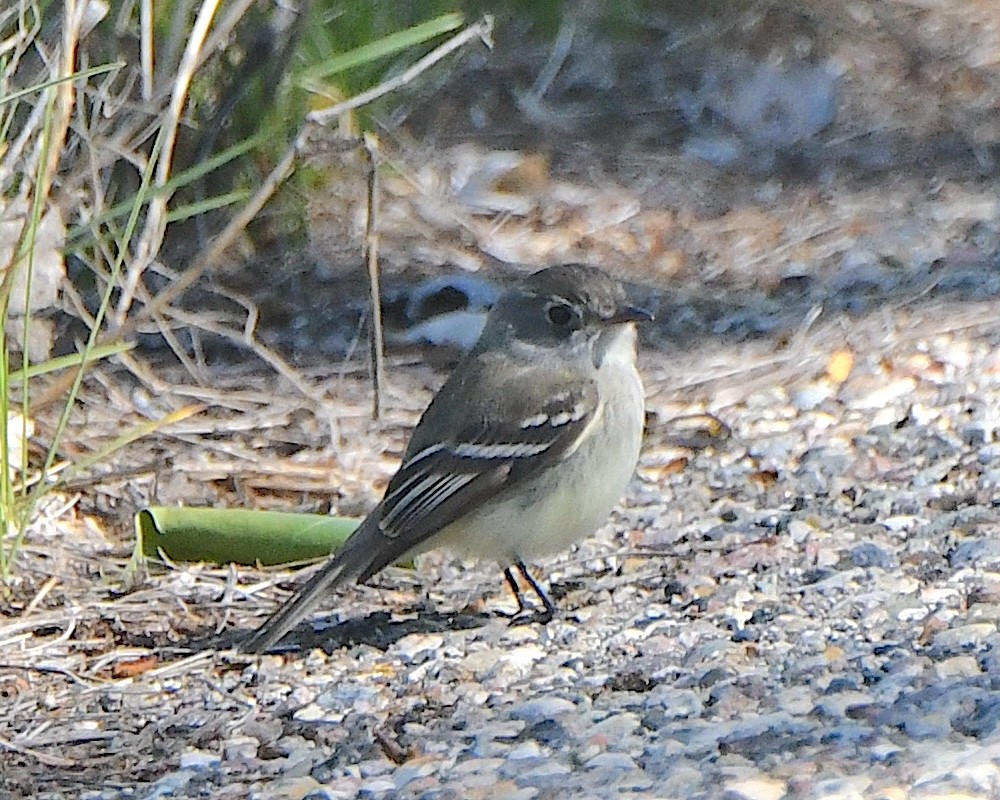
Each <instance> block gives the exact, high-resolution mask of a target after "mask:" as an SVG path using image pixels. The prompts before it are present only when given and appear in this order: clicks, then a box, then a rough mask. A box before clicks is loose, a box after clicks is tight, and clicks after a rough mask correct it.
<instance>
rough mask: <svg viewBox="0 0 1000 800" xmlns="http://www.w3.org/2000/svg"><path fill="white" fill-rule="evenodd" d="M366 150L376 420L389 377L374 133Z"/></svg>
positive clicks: (367, 137) (367, 250)
mask: <svg viewBox="0 0 1000 800" xmlns="http://www.w3.org/2000/svg"><path fill="white" fill-rule="evenodd" d="M364 150H365V155H366V156H367V158H368V220H367V222H366V223H365V264H366V265H367V267H368V286H369V291H370V292H371V312H372V324H371V327H370V328H369V338H368V341H369V343H370V345H371V359H372V419H373V420H376V421H377V420H378V419H379V417H380V416H381V413H382V379H383V378H384V376H385V342H384V339H383V334H382V289H381V281H380V279H379V268H378V200H379V183H378V168H379V146H378V139H377V138H376V137H375V136H374V135H373V134H370V133H366V134H365V135H364Z"/></svg>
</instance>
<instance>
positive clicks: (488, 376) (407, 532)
mask: <svg viewBox="0 0 1000 800" xmlns="http://www.w3.org/2000/svg"><path fill="white" fill-rule="evenodd" d="M650 318H651V317H650V315H649V314H648V313H646V312H644V311H641V310H639V309H636V308H633V307H631V306H629V305H627V303H626V298H625V291H624V289H623V288H622V286H621V285H620V284H619V283H618V282H617V281H615V280H614V279H612V278H611V277H609V276H608V275H606V274H605V273H604V272H602V271H600V270H599V269H596V268H594V267H588V266H582V265H566V266H557V267H550V268H549V269H543V270H541V271H539V272H536V273H534V274H533V275H531V276H529V277H528V278H527V279H526V280H525V281H524V282H523V283H521V284H520V285H518V286H516V287H515V288H513V289H511V290H510V291H508V292H506V293H505V294H503V295H502V296H501V297H500V299H499V300H498V301H497V304H496V305H495V306H494V307H493V309H492V310H491V311H490V313H489V315H488V316H487V319H486V324H485V326H484V328H483V332H482V334H481V336H480V337H479V340H478V341H477V342H476V344H475V346H474V347H473V349H472V350H471V351H470V352H469V353H468V354H467V355H466V356H465V357H464V358H463V359H462V361H461V362H460V363H459V364H458V366H457V367H455V371H454V372H453V373H452V374H451V376H450V377H449V378H448V380H447V381H446V382H445V384H444V386H442V387H441V390H440V391H439V392H438V393H437V395H436V396H435V397H434V399H433V401H431V404H430V405H429V406H428V407H427V410H426V411H425V412H424V415H423V417H421V419H420V422H419V423H417V427H416V428H415V429H414V431H413V436H412V438H411V439H410V444H409V446H408V447H407V448H406V453H405V455H404V456H403V463H402V466H401V467H400V468H399V471H398V472H397V473H396V474H395V475H394V476H393V478H392V480H391V481H390V482H389V486H388V487H387V489H386V493H385V497H383V499H382V501H381V502H380V503H379V504H378V505H377V506H376V507H375V508H374V510H373V511H372V512H371V513H370V514H369V515H368V516H367V517H366V518H365V520H364V521H363V522H362V523H361V525H360V526H359V527H358V529H357V530H356V531H355V532H354V533H353V534H351V536H350V538H349V539H348V540H347V541H346V542H345V543H344V545H343V546H342V547H341V548H340V550H338V551H337V553H336V554H334V555H333V556H332V557H331V558H330V560H329V561H328V562H327V563H326V564H325V565H324V566H323V567H322V568H321V569H320V570H319V571H318V572H317V573H316V574H315V575H313V576H312V578H310V579H309V580H308V581H307V582H306V584H305V585H304V586H303V587H302V588H301V589H300V590H299V591H298V593H297V594H296V595H295V596H294V597H292V598H291V599H290V600H288V601H287V602H286V603H285V604H284V605H283V606H282V607H281V608H280V609H278V611H277V612H276V613H275V614H274V616H272V617H271V618H270V619H269V620H267V622H265V623H264V624H263V625H262V626H261V627H260V628H259V629H258V630H257V631H256V632H255V633H254V634H253V635H252V636H250V638H249V639H248V640H247V641H246V642H244V644H243V646H242V649H243V650H244V651H245V652H250V653H259V652H263V651H265V650H268V649H269V648H271V647H272V646H274V645H275V644H276V643H277V642H278V641H279V640H280V639H281V638H282V637H283V636H284V635H285V634H286V633H288V631H290V630H291V629H292V628H294V627H295V626H296V625H297V624H298V623H299V621H300V620H301V619H302V618H303V617H304V616H305V615H306V614H307V613H308V612H309V610H310V609H311V608H312V607H313V606H314V605H315V604H316V603H317V601H318V600H319V599H320V597H321V596H322V595H323V594H324V593H326V592H327V591H328V590H330V589H332V588H334V587H336V586H338V585H340V584H342V583H345V582H347V581H357V582H358V583H362V582H364V581H366V580H368V579H369V578H371V577H372V576H373V575H374V574H375V573H377V572H378V571H379V570H381V569H382V568H383V567H385V566H387V565H389V564H392V563H393V562H395V561H399V560H401V559H403V558H405V557H407V556H412V555H414V554H417V553H421V552H423V551H426V550H430V549H433V548H437V547H445V548H449V549H451V550H453V551H455V552H457V553H459V554H461V555H463V556H470V557H475V558H486V559H493V560H495V561H497V562H499V563H500V565H501V566H503V567H504V576H505V577H506V579H507V582H508V583H509V584H510V587H511V589H512V590H513V591H514V594H515V596H516V597H517V600H518V604H519V606H520V610H521V611H523V610H524V608H525V606H524V602H523V598H522V597H521V593H520V590H519V587H518V584H517V581H516V580H515V579H514V575H513V573H512V572H511V567H517V569H518V570H519V572H520V573H521V575H522V576H523V577H524V578H525V580H527V582H528V583H529V584H530V586H531V588H532V589H533V590H534V592H535V593H536V594H537V595H538V597H539V599H540V600H541V601H542V603H543V604H544V606H545V614H546V616H547V618H551V615H552V614H553V613H554V612H555V606H554V605H553V603H552V601H551V600H550V599H549V598H548V597H547V596H546V594H545V592H544V591H542V589H541V587H540V586H539V585H538V583H537V582H536V581H535V580H534V578H532V576H531V574H530V573H529V572H528V570H527V568H526V567H525V565H524V561H525V560H530V559H532V558H535V557H538V556H542V555H545V554H548V553H553V552H557V551H559V550H563V549H565V548H567V547H569V546H570V545H571V544H573V543H574V542H576V541H578V540H580V539H582V538H584V537H586V536H589V535H590V534H592V533H593V532H594V531H595V530H596V529H597V528H598V527H600V525H601V524H602V523H603V522H604V521H605V520H606V519H607V516H608V514H609V513H610V511H611V509H612V508H613V507H614V505H615V504H616V503H617V502H618V500H619V499H620V498H621V496H622V493H623V492H624V490H625V487H626V485H627V484H628V481H629V479H630V478H631V477H632V473H633V472H634V470H635V465H636V462H637V461H638V458H639V446H640V443H641V441H642V429H643V421H644V414H645V411H644V397H643V388H642V382H641V380H640V378H639V373H638V371H637V369H636V329H635V324H634V323H635V322H637V321H641V320H647V319H650Z"/></svg>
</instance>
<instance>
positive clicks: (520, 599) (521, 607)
mask: <svg viewBox="0 0 1000 800" xmlns="http://www.w3.org/2000/svg"><path fill="white" fill-rule="evenodd" d="M503 576H504V578H506V580H507V585H508V586H509V587H510V590H511V592H513V594H514V599H515V600H517V611H515V612H514V613H513V614H511V618H513V619H516V618H517V617H519V616H521V614H523V613H524V612H525V611H526V610H527V609H528V607H527V606H526V605H525V604H524V595H523V594H521V587H520V586H518V584H517V579H516V578H515V577H514V573H513V572H511V571H510V567H507V569H505V570H504V571H503Z"/></svg>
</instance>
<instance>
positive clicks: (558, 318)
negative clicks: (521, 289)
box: [547, 303, 577, 328]
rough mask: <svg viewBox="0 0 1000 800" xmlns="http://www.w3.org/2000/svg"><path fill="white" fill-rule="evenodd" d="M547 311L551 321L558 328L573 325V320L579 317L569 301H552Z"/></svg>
mask: <svg viewBox="0 0 1000 800" xmlns="http://www.w3.org/2000/svg"><path fill="white" fill-rule="evenodd" d="M547 313H548V316H549V322H551V323H552V324H553V325H555V326H556V327H557V328H568V327H571V326H572V323H573V321H574V320H575V319H576V317H577V315H576V312H575V311H574V310H573V308H572V307H571V306H570V305H569V304H567V303H552V304H551V305H550V306H549V307H548V309H547Z"/></svg>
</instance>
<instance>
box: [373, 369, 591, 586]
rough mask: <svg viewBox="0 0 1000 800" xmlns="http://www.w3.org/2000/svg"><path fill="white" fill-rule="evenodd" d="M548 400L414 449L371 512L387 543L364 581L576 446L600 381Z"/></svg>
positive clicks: (555, 392) (473, 423) (550, 394)
mask: <svg viewBox="0 0 1000 800" xmlns="http://www.w3.org/2000/svg"><path fill="white" fill-rule="evenodd" d="M542 397H544V398H545V400H544V402H543V403H540V404H539V405H538V406H536V408H535V409H534V410H533V411H532V413H531V414H528V415H520V416H514V417H509V416H507V415H506V414H501V415H497V416H492V417H490V416H483V417H480V419H479V420H478V421H470V424H469V425H468V426H467V427H465V428H464V429H460V430H459V431H458V432H457V433H456V434H455V435H453V436H450V437H448V438H447V439H446V440H445V441H442V442H436V443H433V444H428V445H427V446H425V447H423V448H421V449H417V450H415V452H412V451H414V448H413V447H412V446H411V448H410V450H409V451H408V453H407V457H406V459H405V460H404V462H403V465H402V466H401V467H400V468H399V471H398V472H397V473H396V475H395V476H394V477H393V479H392V481H391V482H390V484H389V487H388V489H387V490H386V494H385V498H384V499H383V500H382V502H381V503H380V504H379V506H378V508H377V509H375V511H373V512H372V516H373V517H376V518H377V520H378V529H379V531H380V532H381V533H382V535H383V536H384V537H385V538H386V540H387V541H386V546H383V547H381V548H380V549H381V550H382V553H381V554H380V557H378V558H377V559H375V560H374V561H373V562H372V564H371V566H370V567H369V568H368V569H367V570H365V571H364V573H363V574H362V575H361V576H360V577H359V579H358V580H359V581H364V580H366V579H367V578H368V577H370V576H371V575H374V574H375V573H376V572H378V571H379V570H380V569H382V568H383V567H384V566H386V565H387V564H391V563H392V562H393V561H396V560H397V559H399V558H400V557H401V556H402V555H404V554H405V553H407V552H408V551H410V550H412V549H413V548H415V547H417V546H418V545H420V544H422V543H423V542H424V541H426V540H427V539H428V538H429V537H431V536H433V535H434V534H435V533H437V532H438V531H440V530H441V529H443V528H445V527H447V526H448V525H450V524H451V523H452V522H455V521H456V520H458V519H460V518H462V517H463V516H465V515H466V514H468V513H469V512H471V511H474V510H476V509H477V508H479V507H480V506H481V505H482V504H483V503H485V502H486V501H487V500H488V499H491V498H494V497H497V496H499V495H502V494H504V493H506V492H508V491H510V490H512V489H514V488H515V487H517V486H518V485H520V484H522V482H524V481H526V480H529V479H530V478H532V477H533V476H535V475H537V474H538V473H540V472H542V471H544V470H545V469H547V468H548V467H550V466H552V465H553V464H555V463H557V462H558V461H559V460H560V459H561V458H562V457H563V456H564V455H565V454H566V453H567V452H570V451H572V450H573V449H574V448H575V447H576V445H577V443H578V441H579V438H580V436H581V435H582V434H583V432H584V431H585V430H586V428H587V426H588V425H589V424H590V422H591V420H592V419H593V417H594V415H595V414H596V413H597V409H598V401H599V398H598V395H597V389H596V386H594V385H593V384H590V383H583V384H581V383H579V382H574V384H573V386H572V388H570V387H559V388H557V389H555V390H553V391H549V392H545V393H542ZM435 402H438V401H437V400H436V401H435ZM390 542H391V544H390Z"/></svg>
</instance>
